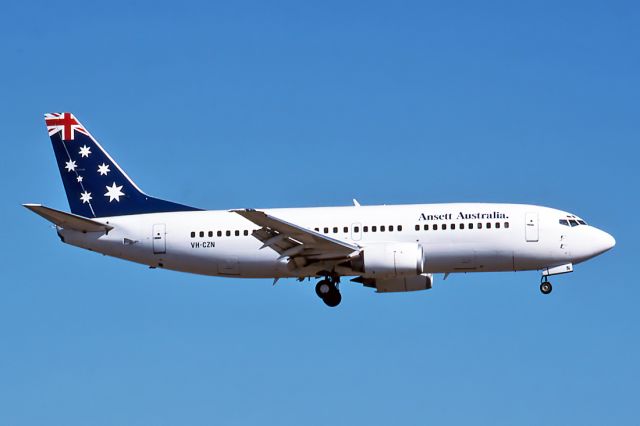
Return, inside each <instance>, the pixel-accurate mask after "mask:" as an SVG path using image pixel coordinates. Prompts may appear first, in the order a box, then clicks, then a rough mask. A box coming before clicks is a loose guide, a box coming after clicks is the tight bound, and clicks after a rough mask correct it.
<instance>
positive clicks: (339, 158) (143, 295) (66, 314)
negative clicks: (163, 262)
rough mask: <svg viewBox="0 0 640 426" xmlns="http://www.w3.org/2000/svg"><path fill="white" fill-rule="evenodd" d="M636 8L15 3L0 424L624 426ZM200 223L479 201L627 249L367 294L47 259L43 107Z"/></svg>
mask: <svg viewBox="0 0 640 426" xmlns="http://www.w3.org/2000/svg"><path fill="white" fill-rule="evenodd" d="M639 18H640V7H639V6H638V5H637V2H616V1H607V2H604V1H603V2H590V1H586V2H585V1H580V2H557V1H553V2H546V1H541V2H535V3H530V4H515V3H514V2H388V3H383V2H361V3H360V2H333V1H327V2H318V3H316V4H310V3H308V2H276V3H266V2H244V1H242V2H201V3H199V2H181V3H179V4H177V3H174V2H171V3H168V2H167V3H162V2H145V1H137V2H126V3H125V2H123V3H118V2H101V3H100V4H88V3H86V2H78V3H73V2H72V3H64V4H58V3H52V2H30V3H29V4H28V6H27V5H26V4H23V3H20V2H12V3H8V4H6V5H4V7H3V13H2V15H0V36H1V40H2V41H3V43H2V48H1V49H2V58H3V61H2V62H3V66H2V67H0V81H1V83H0V88H1V89H2V90H1V93H2V98H3V102H1V103H0V112H1V115H0V116H1V117H2V122H3V123H4V125H3V128H4V129H5V130H4V137H5V144H4V146H5V149H8V151H9V152H8V153H6V155H3V156H2V157H1V159H0V161H1V166H2V167H1V168H0V173H1V176H0V177H1V178H2V182H3V184H2V189H3V197H2V210H1V211H2V218H3V222H4V225H5V226H4V227H3V228H2V230H1V231H0V232H1V235H2V237H3V238H2V241H3V244H2V248H1V249H0V250H2V258H3V260H4V266H3V273H2V277H3V279H2V284H0V290H1V293H0V339H1V342H2V348H1V350H0V383H1V384H2V385H1V386H0V424H3V425H4V424H7V425H41V424H50V425H57V424H60V425H76V424H77V425H85V424H93V425H112V424H131V425H147V424H157V425H164V424H167V425H169V424H193V425H200V424H202V425H205V424H207V425H208V424H229V425H242V424H257V423H261V424H264V423H268V424H301V423H302V424H309V425H316V424H317V425H320V424H327V423H329V422H331V423H333V424H363V423H367V424H372V425H375V424H380V425H386V424H392V423H393V424H416V425H418V424H419V425H423V424H427V423H434V424H469V423H480V424H494V425H511V424H524V425H527V424H530V425H539V424H583V425H589V424H593V425H600V424H637V422H638V418H639V413H638V408H637V395H638V383H639V382H640V367H639V366H638V358H639V356H640V339H639V337H640V336H639V325H640V313H639V310H638V308H637V303H638V300H639V299H640V290H639V288H640V287H639V286H638V285H637V273H636V271H635V269H634V267H633V265H634V264H635V263H636V262H637V253H638V249H637V248H638V247H637V241H638V238H640V233H639V232H638V231H639V229H638V221H637V219H636V217H637V211H638V207H639V205H638V197H637V185H638V182H639V174H638V169H637V156H638V151H639V149H638V141H639V137H640V126H639V122H638V99H640V84H639V83H640V66H639V65H640V54H639V52H640V50H639V49H638V46H639V42H640V26H638V24H637V23H638V22H639ZM49 111H72V112H74V113H75V114H76V115H77V116H78V117H79V119H80V120H82V122H83V124H85V125H86V126H87V127H88V128H89V129H90V131H91V132H92V133H93V134H94V136H96V137H97V138H98V140H100V142H101V143H102V144H103V145H104V146H105V147H106V148H107V149H108V150H109V152H110V153H111V154H112V156H114V158H116V159H117V161H118V162H119V163H120V165H121V166H123V168H124V169H125V170H127V172H128V173H129V174H130V175H131V177H132V178H133V179H134V180H135V181H136V182H137V183H138V184H139V186H140V187H141V188H143V189H144V190H145V191H146V192H148V193H151V194H153V195H156V196H159V197H163V198H168V199H171V200H175V201H179V202H183V203H186V204H191V205H196V206H201V207H205V208H211V209H228V208H237V207H288V206H317V205H320V206H325V205H345V204H349V203H350V202H351V199H352V198H353V197H356V198H358V200H359V201H360V202H361V203H363V204H392V203H421V202H425V203H426V202H453V201H489V202H493V201H495V202H526V203H536V204H542V205H548V206H553V207H557V208H560V209H564V210H568V211H572V212H575V213H576V214H579V215H581V216H582V217H584V218H585V219H586V220H588V221H589V222H590V223H592V224H593V225H595V226H597V227H600V228H602V229H604V230H606V231H608V232H610V233H611V234H613V235H614V236H615V237H616V239H617V246H616V247H615V249H614V250H613V251H612V252H609V253H607V254H605V255H603V256H601V257H599V258H597V259H595V260H593V261H591V262H588V263H586V264H583V265H579V266H578V267H577V268H576V272H574V273H573V274H570V275H567V276H561V277H556V278H555V279H554V280H553V282H554V284H555V285H554V292H553V293H552V294H551V295H550V296H547V297H545V296H542V295H541V294H540V292H539V289H538V283H539V276H538V274H537V273H534V272H520V273H504V274H481V275H466V276H465V275H458V276H455V275H454V276H451V277H450V278H449V279H448V280H447V281H444V282H443V281H442V279H441V277H440V276H439V277H437V281H436V283H435V286H434V288H433V289H432V290H430V291H428V292H423V293H416V294H395V295H378V294H375V293H373V292H372V291H371V290H370V289H364V288H360V287H359V286H358V285H344V286H343V294H344V300H343V304H342V305H341V306H340V307H339V308H338V309H328V308H326V307H325V306H324V305H323V304H322V303H321V302H320V301H319V300H318V299H317V298H316V296H315V294H314V292H313V288H312V286H311V285H301V284H298V283H296V282H294V281H285V282H281V283H279V284H278V285H277V286H275V287H272V286H271V282H270V281H268V280H247V281H238V280H230V279H220V278H210V277H199V276H192V275H187V274H178V273H174V272H169V271H158V270H155V271H151V270H148V269H146V268H145V267H144V266H140V265H136V264H131V263H126V262H123V261H119V260H116V259H110V258H106V257H103V256H100V255H97V254H94V253H90V252H85V251H82V250H79V249H76V248H73V247H70V246H65V245H63V244H61V243H60V242H59V241H58V239H57V237H56V235H55V233H54V231H53V230H52V229H50V227H49V226H48V224H47V223H46V222H45V221H43V220H42V219H40V218H39V217H37V216H35V215H33V214H32V213H30V212H28V211H27V210H25V209H24V208H22V207H21V206H20V204H21V203H24V202H41V203H45V204H47V205H50V206H52V207H54V208H61V209H66V208H67V203H66V198H65V195H64V191H63V188H62V185H61V182H60V180H59V176H58V171H57V169H56V165H55V161H54V158H53V152H52V150H51V146H50V142H49V139H48V137H47V135H46V129H45V126H44V123H43V117H42V114H43V113H45V112H49Z"/></svg>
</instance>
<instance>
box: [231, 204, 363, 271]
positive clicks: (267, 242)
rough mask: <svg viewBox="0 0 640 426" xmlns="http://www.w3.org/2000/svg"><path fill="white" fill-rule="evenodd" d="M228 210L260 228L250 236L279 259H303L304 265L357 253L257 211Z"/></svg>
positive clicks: (320, 235) (321, 235)
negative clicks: (278, 256)
mask: <svg viewBox="0 0 640 426" xmlns="http://www.w3.org/2000/svg"><path fill="white" fill-rule="evenodd" d="M231 211H232V212H235V213H238V214H239V215H240V216H242V217H244V218H245V219H247V220H249V221H251V222H253V223H255V224H256V225H258V226H260V227H261V228H260V229H258V230H256V231H254V232H253V233H252V235H253V236H254V237H255V238H257V239H258V240H260V241H261V242H262V243H263V246H262V248H265V247H270V248H271V249H273V250H275V251H276V252H277V253H278V254H279V255H280V257H282V258H285V257H290V258H298V257H302V258H304V259H305V260H306V261H307V262H306V263H310V262H316V261H326V260H346V259H349V258H350V257H351V255H354V254H357V253H358V252H359V250H360V248H359V247H358V246H357V245H354V244H349V243H346V242H344V241H339V240H336V239H333V238H330V237H327V236H326V235H323V234H320V233H318V232H315V231H313V230H311V229H307V228H305V227H302V226H299V225H296V224H293V223H289V222H287V221H284V220H282V219H278V218H277V217H274V216H271V215H268V214H266V213H265V212H262V211H259V210H253V209H246V210H231Z"/></svg>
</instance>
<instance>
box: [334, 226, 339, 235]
mask: <svg viewBox="0 0 640 426" xmlns="http://www.w3.org/2000/svg"><path fill="white" fill-rule="evenodd" d="M333 233H334V234H337V233H338V227H337V226H334V227H333Z"/></svg>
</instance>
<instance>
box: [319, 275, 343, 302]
mask: <svg viewBox="0 0 640 426" xmlns="http://www.w3.org/2000/svg"><path fill="white" fill-rule="evenodd" d="M337 284H338V280H335V279H330V278H325V279H323V280H320V281H318V283H317V284H316V294H317V295H318V297H319V298H320V299H322V301H323V302H324V304H325V305H327V306H329V307H331V308H334V307H336V306H338V305H339V304H340V302H341V301H342V295H341V294H340V290H338V286H337Z"/></svg>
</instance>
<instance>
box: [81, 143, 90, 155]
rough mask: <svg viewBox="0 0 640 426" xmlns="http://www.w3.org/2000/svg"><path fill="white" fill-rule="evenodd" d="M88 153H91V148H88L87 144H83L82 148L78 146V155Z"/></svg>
mask: <svg viewBox="0 0 640 426" xmlns="http://www.w3.org/2000/svg"><path fill="white" fill-rule="evenodd" d="M89 154H91V148H89V147H88V146H86V145H85V146H83V147H82V148H80V156H81V157H88V156H89Z"/></svg>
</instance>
